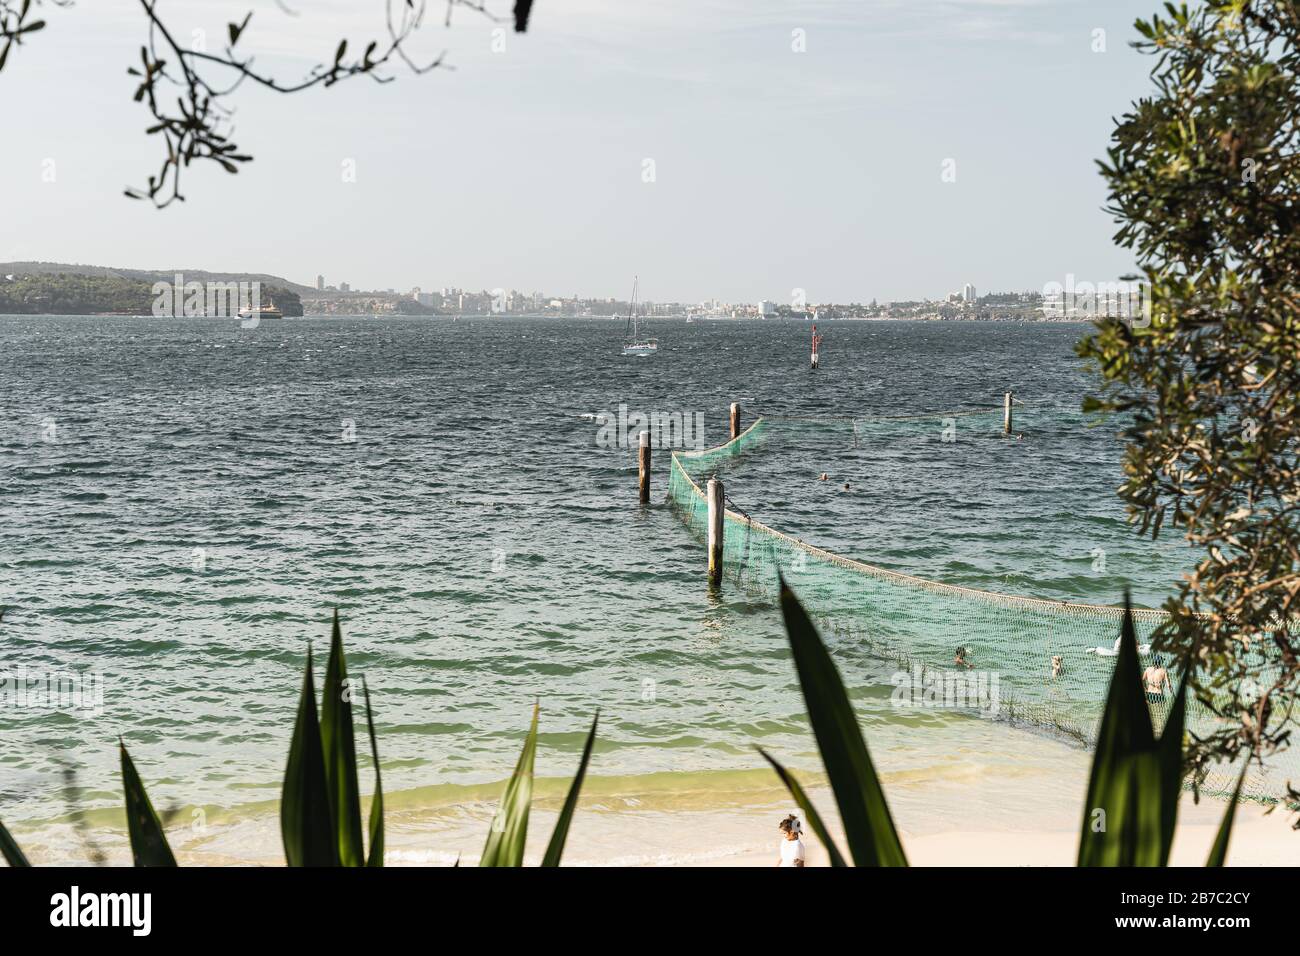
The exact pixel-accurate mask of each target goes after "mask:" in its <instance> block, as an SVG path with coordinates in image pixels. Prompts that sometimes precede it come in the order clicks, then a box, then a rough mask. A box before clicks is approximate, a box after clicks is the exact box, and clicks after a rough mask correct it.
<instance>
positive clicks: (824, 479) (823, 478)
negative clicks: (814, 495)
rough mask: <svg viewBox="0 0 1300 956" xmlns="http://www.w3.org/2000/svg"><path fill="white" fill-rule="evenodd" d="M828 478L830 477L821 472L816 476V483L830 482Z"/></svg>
mask: <svg viewBox="0 0 1300 956" xmlns="http://www.w3.org/2000/svg"><path fill="white" fill-rule="evenodd" d="M830 477H831V476H830V475H828V474H826V472H824V471H823V472H822V473H821V474H820V475H818V476H817V480H818V481H829V480H830Z"/></svg>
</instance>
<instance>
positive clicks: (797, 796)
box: [758, 747, 848, 866]
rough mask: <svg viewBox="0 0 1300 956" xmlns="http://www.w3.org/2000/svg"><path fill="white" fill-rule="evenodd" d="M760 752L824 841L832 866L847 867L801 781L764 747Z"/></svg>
mask: <svg viewBox="0 0 1300 956" xmlns="http://www.w3.org/2000/svg"><path fill="white" fill-rule="evenodd" d="M758 752H759V753H761V754H762V755H763V759H764V760H766V761H767V762H768V763H770V764H771V765H772V769H773V770H775V771H776V775H777V776H778V777H780V778H781V782H782V783H784V784H785V788H786V789H787V790H789V791H790V796H792V797H794V802H795V803H796V804H798V806H799V809H800V810H802V811H803V815H804V816H805V817H807V818H808V825H809V826H810V827H812V829H813V833H815V834H817V839H819V840H821V841H822V846H824V847H826V852H827V853H828V854H830V858H831V866H847V865H848V864H847V863H845V862H844V857H843V856H842V855H841V854H840V848H839V847H837V846H836V845H835V841H834V840H832V839H831V834H830V831H829V830H827V829H826V824H824V823H823V822H822V818H821V815H820V814H819V813H818V812H817V809H816V808H815V807H814V806H813V805H812V801H811V800H809V799H808V794H806V793H804V789H803V787H801V786H799V781H798V780H796V779H795V778H794V775H793V774H791V773H790V771H788V770H786V769H785V767H783V766H781V765H780V764H779V763H777V762H776V759H775V758H774V757H773V756H772V755H771V754H769V753H768V752H767V751H766V750H764V749H763V748H762V747H759V748H758Z"/></svg>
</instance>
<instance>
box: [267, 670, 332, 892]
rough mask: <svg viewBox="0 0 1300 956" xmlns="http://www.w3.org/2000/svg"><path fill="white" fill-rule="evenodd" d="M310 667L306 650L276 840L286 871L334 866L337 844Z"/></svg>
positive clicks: (285, 769)
mask: <svg viewBox="0 0 1300 956" xmlns="http://www.w3.org/2000/svg"><path fill="white" fill-rule="evenodd" d="M311 662H312V654H311V648H310V646H309V647H308V648H307V667H306V669H305V670H304V671H303V677H302V693H301V694H300V695H299V697H298V717H297V719H296V720H295V721H294V726H293V740H292V742H291V743H290V744H289V762H288V764H287V765H286V766H285V768H284V788H283V790H282V791H281V794H280V837H281V839H282V840H283V841H284V858H285V861H286V862H287V863H288V864H289V866H338V865H339V844H338V840H337V839H336V836H335V830H334V827H333V824H332V821H331V819H330V798H329V786H328V784H327V783H326V778H325V752H324V750H323V749H322V748H321V737H320V723H319V721H318V720H317V718H316V687H315V683H314V681H313V680H312V667H311Z"/></svg>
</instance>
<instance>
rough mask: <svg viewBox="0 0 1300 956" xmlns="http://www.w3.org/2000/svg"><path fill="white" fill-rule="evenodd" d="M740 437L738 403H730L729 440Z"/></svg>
mask: <svg viewBox="0 0 1300 956" xmlns="http://www.w3.org/2000/svg"><path fill="white" fill-rule="evenodd" d="M739 437H740V402H732V403H731V440H732V441H735V440H736V439H737V438H739Z"/></svg>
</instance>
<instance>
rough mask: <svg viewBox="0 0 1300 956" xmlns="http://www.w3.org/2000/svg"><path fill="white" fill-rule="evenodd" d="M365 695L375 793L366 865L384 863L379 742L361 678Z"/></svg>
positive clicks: (368, 693) (382, 784) (364, 683)
mask: <svg viewBox="0 0 1300 956" xmlns="http://www.w3.org/2000/svg"><path fill="white" fill-rule="evenodd" d="M361 690H362V692H363V693H365V695H366V730H367V731H368V732H369V734H370V760H371V762H372V763H373V764H374V765H375V795H374V796H373V797H372V798H371V800H370V856H369V857H368V858H367V859H366V866H383V865H384V781H383V780H382V779H381V778H380V776H379V744H378V742H376V740H375V721H374V718H373V717H372V716H371V713H370V688H369V687H367V686H366V679H365V678H364V677H362V678H361Z"/></svg>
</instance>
